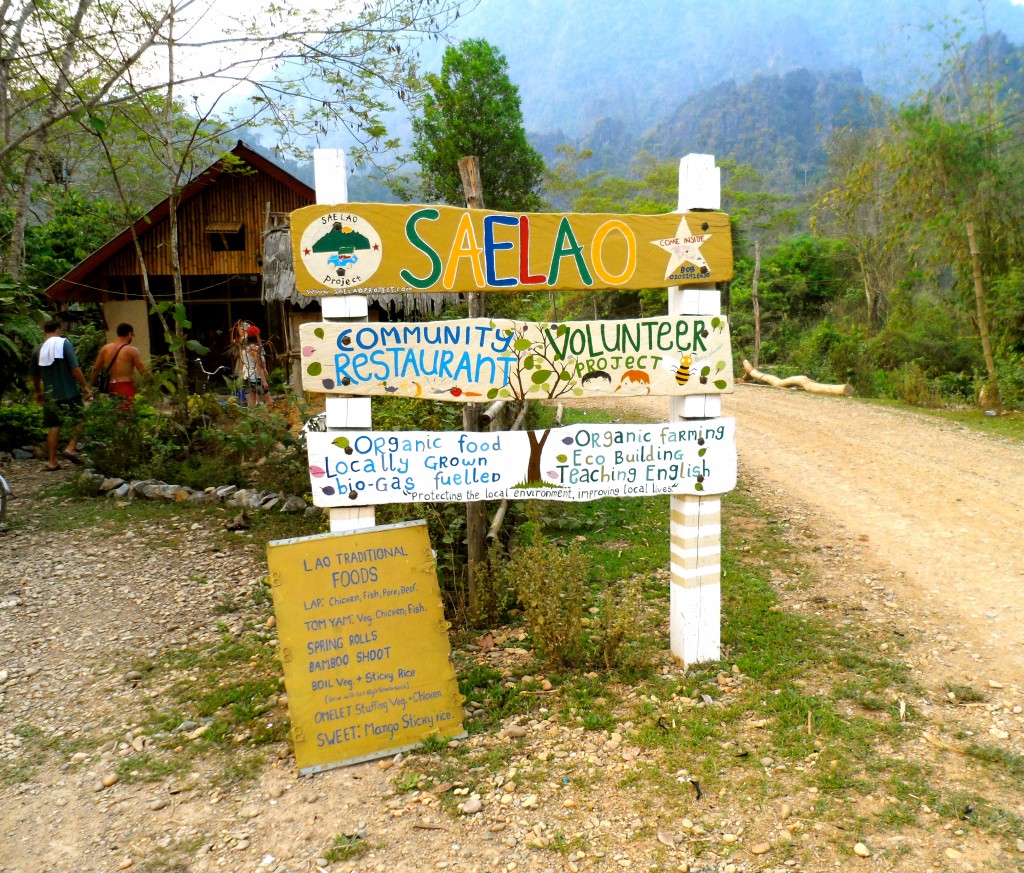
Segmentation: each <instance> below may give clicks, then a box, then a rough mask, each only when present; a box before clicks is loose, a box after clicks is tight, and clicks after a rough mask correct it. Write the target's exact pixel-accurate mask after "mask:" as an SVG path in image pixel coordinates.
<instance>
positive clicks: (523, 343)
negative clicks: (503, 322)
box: [512, 337, 533, 352]
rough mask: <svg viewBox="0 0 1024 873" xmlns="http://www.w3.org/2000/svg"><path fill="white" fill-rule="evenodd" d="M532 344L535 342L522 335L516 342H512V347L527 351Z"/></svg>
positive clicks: (516, 349) (518, 350)
mask: <svg viewBox="0 0 1024 873" xmlns="http://www.w3.org/2000/svg"><path fill="white" fill-rule="evenodd" d="M532 345H533V343H532V342H530V340H528V339H526V338H525V337H520V338H519V339H517V340H516V341H515V342H514V343H512V348H513V349H514V350H515V351H517V352H525V351H526V350H527V349H528V348H530V346H532Z"/></svg>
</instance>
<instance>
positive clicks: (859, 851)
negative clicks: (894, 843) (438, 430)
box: [853, 843, 871, 858]
mask: <svg viewBox="0 0 1024 873" xmlns="http://www.w3.org/2000/svg"><path fill="white" fill-rule="evenodd" d="M853 854H855V855H857V856H858V857H860V858H870V857H871V849H869V848H868V847H867V846H865V845H864V844H863V843H856V844H855V845H854V847H853Z"/></svg>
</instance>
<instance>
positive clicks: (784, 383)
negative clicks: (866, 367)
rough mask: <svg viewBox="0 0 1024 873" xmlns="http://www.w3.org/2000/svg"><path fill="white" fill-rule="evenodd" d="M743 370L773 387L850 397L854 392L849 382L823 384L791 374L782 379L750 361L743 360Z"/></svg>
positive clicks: (750, 376)
mask: <svg viewBox="0 0 1024 873" xmlns="http://www.w3.org/2000/svg"><path fill="white" fill-rule="evenodd" d="M743 372H744V373H746V375H747V376H748V378H750V379H756V380H757V381H758V382H764V384H765V385H771V386H772V387H773V388H803V390H804V391H806V392H807V393H808V394H834V395H837V396H842V397H849V396H850V395H852V394H853V386H852V385H849V384H843V385H823V384H822V383H821V382H815V381H814V380H813V379H808V378H807V377H806V376H790V377H789V378H787V379H780V378H779V377H778V376H773V375H772V374H771V373H762V372H761V371H760V370H758V369H757V368H756V367H755V366H753V365H752V364H751V363H750V361H744V362H743Z"/></svg>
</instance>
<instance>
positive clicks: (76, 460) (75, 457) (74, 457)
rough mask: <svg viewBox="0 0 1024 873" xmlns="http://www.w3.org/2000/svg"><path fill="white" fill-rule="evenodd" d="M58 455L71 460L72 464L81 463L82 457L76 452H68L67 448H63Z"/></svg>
mask: <svg viewBox="0 0 1024 873" xmlns="http://www.w3.org/2000/svg"><path fill="white" fill-rule="evenodd" d="M60 455H61V457H62V458H67V459H68V460H69V461H71V463H72V464H81V463H82V459H81V458H80V457H79V456H78V452H69V451H68V450H67V449H64V451H63V452H61V453H60Z"/></svg>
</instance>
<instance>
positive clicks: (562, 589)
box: [491, 503, 644, 668]
mask: <svg viewBox="0 0 1024 873" xmlns="http://www.w3.org/2000/svg"><path fill="white" fill-rule="evenodd" d="M529 515H530V520H529V521H528V522H526V523H525V524H523V525H522V526H521V528H520V529H519V531H518V536H517V539H516V541H515V542H514V543H513V546H512V550H511V554H510V555H509V557H508V560H507V561H505V562H504V563H502V564H500V566H498V567H497V569H496V572H495V576H496V579H497V582H498V585H499V586H500V587H499V590H505V591H516V592H517V594H518V597H519V602H520V603H521V604H522V606H523V611H524V614H525V616H526V621H527V624H528V625H529V628H530V634H531V636H532V638H533V642H534V645H535V646H536V648H537V651H538V653H539V654H540V655H541V656H542V657H543V658H544V659H545V660H546V661H547V662H548V663H549V664H551V665H552V666H554V667H571V668H578V667H588V666H601V667H605V668H613V667H625V666H632V665H633V663H634V661H635V658H636V655H637V654H638V653H640V652H642V651H643V648H644V633H643V625H642V623H641V621H640V616H641V611H642V607H643V596H642V591H643V586H642V582H641V581H640V579H639V578H637V577H630V578H629V579H628V580H623V581H620V582H617V583H615V584H612V585H607V586H604V587H603V588H601V589H599V590H598V589H595V588H593V587H592V585H593V583H594V581H595V577H596V575H597V574H596V568H595V566H594V563H593V562H592V560H591V558H590V557H589V555H588V554H587V553H586V552H585V551H584V549H583V547H582V546H581V545H580V544H579V543H572V544H570V545H568V546H564V545H559V544H557V543H555V542H553V541H551V540H549V539H548V538H547V537H545V536H544V534H543V532H542V528H541V516H540V508H539V505H538V504H536V503H534V504H532V505H531V507H530V509H529ZM495 563H497V562H496V560H495V559H494V557H493V556H492V558H491V566H492V567H494V565H495Z"/></svg>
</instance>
